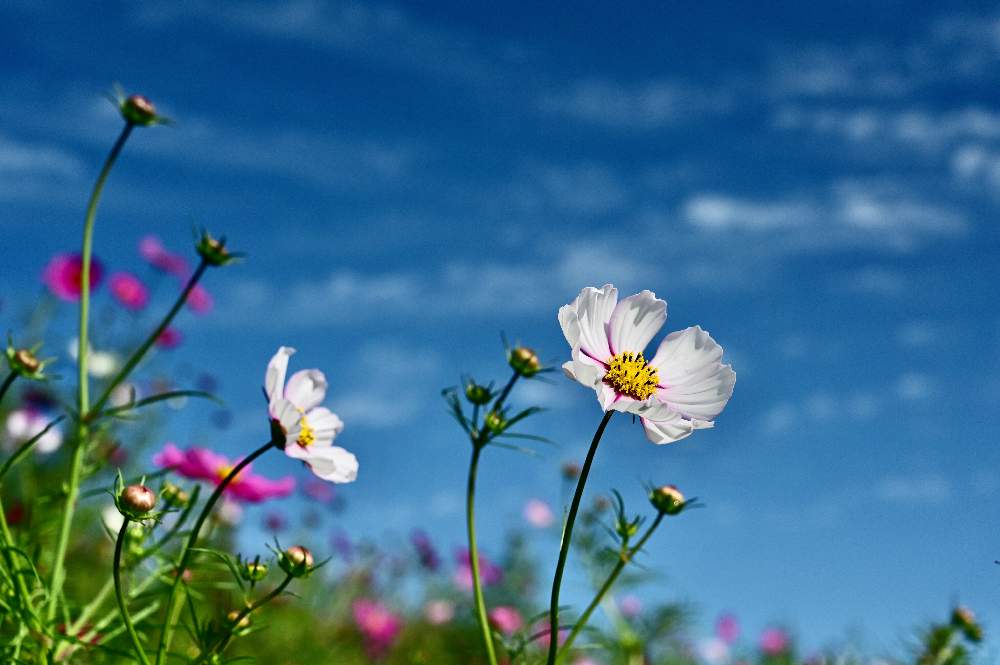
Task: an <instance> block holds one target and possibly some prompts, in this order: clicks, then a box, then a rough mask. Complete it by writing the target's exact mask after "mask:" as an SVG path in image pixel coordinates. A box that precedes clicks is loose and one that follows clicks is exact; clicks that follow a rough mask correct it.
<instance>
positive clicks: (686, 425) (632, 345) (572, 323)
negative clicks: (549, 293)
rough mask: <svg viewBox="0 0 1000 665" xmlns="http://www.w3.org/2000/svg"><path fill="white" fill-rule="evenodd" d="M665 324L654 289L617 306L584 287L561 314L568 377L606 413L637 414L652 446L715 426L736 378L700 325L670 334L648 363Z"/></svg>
mask: <svg viewBox="0 0 1000 665" xmlns="http://www.w3.org/2000/svg"><path fill="white" fill-rule="evenodd" d="M666 320H667V303H666V302H664V301H663V300H660V299H658V298H657V297H656V295H655V294H653V292H652V291H642V292H641V293H637V294H635V295H633V296H629V297H628V298H625V299H623V300H621V301H619V300H618V289H616V288H615V287H614V286H612V285H611V284H605V285H604V287H603V288H601V289H596V288H593V287H587V288H585V289H583V290H582V291H581V292H580V295H579V296H577V297H576V299H575V300H574V301H573V302H571V303H569V304H568V305H564V306H562V307H561V308H560V309H559V324H560V326H561V327H562V331H563V335H565V337H566V341H567V342H569V345H570V348H571V349H572V360H570V361H568V362H566V363H565V364H563V371H564V372H565V373H566V375H567V376H568V377H569V378H571V379H574V380H575V381H578V382H579V383H581V384H583V385H585V386H587V387H588V388H592V389H593V390H594V391H595V392H596V393H597V400H598V402H599V403H600V404H601V407H602V408H603V409H604V410H605V411H610V410H615V411H623V412H626V413H631V414H633V415H635V416H638V417H639V418H640V419H641V421H642V424H643V427H644V428H645V431H646V436H647V438H648V439H649V440H650V441H652V442H653V443H671V442H673V441H679V440H680V439H683V438H685V437H687V436H689V435H690V434H691V433H692V432H693V431H694V430H696V429H704V428H707V427H712V426H713V425H714V420H715V418H716V416H718V415H719V413H721V412H722V409H723V408H725V406H726V403H727V402H728V401H729V398H730V397H731V396H732V394H733V386H734V385H735V383H736V373H735V372H733V370H732V368H731V367H730V366H729V365H723V364H722V362H721V360H722V347H721V346H719V345H718V344H717V343H716V342H715V340H713V339H712V337H711V336H710V335H709V334H708V333H707V332H705V331H704V330H702V329H701V327H699V326H692V327H690V328H686V329H684V330H681V331H678V332H673V333H670V334H669V335H667V336H666V337H665V338H664V339H663V341H661V342H660V345H659V347H658V348H657V350H656V352H655V354H654V355H653V356H652V357H651V358H650V359H649V360H647V359H646V357H645V355H644V353H645V350H646V346H647V345H648V344H649V343H650V342H651V341H652V340H653V337H654V336H655V335H656V334H657V333H658V332H659V330H660V328H661V327H662V326H663V324H664V323H665V322H666Z"/></svg>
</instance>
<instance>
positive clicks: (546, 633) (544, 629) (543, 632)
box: [534, 623, 569, 649]
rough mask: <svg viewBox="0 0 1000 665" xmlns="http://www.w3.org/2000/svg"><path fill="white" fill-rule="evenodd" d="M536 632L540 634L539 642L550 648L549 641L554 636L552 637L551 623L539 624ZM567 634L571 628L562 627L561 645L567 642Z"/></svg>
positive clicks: (560, 632)
mask: <svg viewBox="0 0 1000 665" xmlns="http://www.w3.org/2000/svg"><path fill="white" fill-rule="evenodd" d="M534 632H535V633H537V634H538V644H539V645H540V646H541V647H542V649H548V648H549V643H550V642H552V637H551V636H552V630H551V629H550V628H549V624H548V623H545V624H539V625H538V626H536V628H535V631H534ZM567 635H569V629H568V628H560V629H559V644H560V646H561V645H562V644H563V643H564V642H566V636H567Z"/></svg>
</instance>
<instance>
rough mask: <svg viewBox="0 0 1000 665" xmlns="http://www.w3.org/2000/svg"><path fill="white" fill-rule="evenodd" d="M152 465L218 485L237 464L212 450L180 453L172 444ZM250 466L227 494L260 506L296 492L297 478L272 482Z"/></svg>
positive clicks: (232, 484) (168, 445)
mask: <svg viewBox="0 0 1000 665" xmlns="http://www.w3.org/2000/svg"><path fill="white" fill-rule="evenodd" d="M153 463H154V464H156V465H157V466H159V467H161V468H170V469H172V470H173V471H174V472H175V473H179V474H180V475H182V476H184V477H185V478H191V479H192V480H204V481H207V482H210V483H213V484H215V485H218V484H219V483H221V482H222V481H223V479H225V477H226V476H228V475H229V472H230V471H232V469H233V466H234V465H235V464H236V463H235V462H230V461H229V460H228V459H227V458H226V457H224V456H222V455H220V454H218V453H216V452H213V451H211V450H209V449H208V448H198V447H191V448H188V449H187V450H181V449H179V448H178V447H177V446H175V445H174V444H172V443H168V444H166V446H164V448H163V450H161V451H160V452H159V453H157V454H156V455H155V456H154V457H153ZM251 467H253V465H252V464H249V465H247V466H246V467H245V468H244V469H243V470H242V471H241V472H240V474H239V475H238V476H236V478H234V479H233V481H232V482H230V483H229V485H228V486H227V487H226V490H225V491H226V494H227V495H228V496H230V497H232V498H234V499H238V500H240V501H244V502H246V503H260V502H262V501H267V500H269V499H277V498H281V497H286V496H288V495H290V494H291V493H292V492H293V491H295V479H294V478H292V477H291V476H285V477H284V478H279V479H278V480H271V479H270V478H265V477H264V476H258V475H256V474H254V473H252V472H251Z"/></svg>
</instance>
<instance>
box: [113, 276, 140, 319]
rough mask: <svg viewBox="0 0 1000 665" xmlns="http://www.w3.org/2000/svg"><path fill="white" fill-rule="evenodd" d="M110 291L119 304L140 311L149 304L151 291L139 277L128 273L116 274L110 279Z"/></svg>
mask: <svg viewBox="0 0 1000 665" xmlns="http://www.w3.org/2000/svg"><path fill="white" fill-rule="evenodd" d="M108 290H110V291H111V295H112V296H113V297H114V299H115V300H117V301H118V303H119V304H120V305H121V306H122V307H125V308H127V309H131V310H133V311H138V310H140V309H142V308H143V307H145V306H146V304H147V303H148V302H149V291H148V290H147V289H146V286H145V285H144V284H143V283H142V282H141V281H140V280H139V278H138V277H136V276H135V275H133V274H131V273H127V272H116V273H115V274H113V275H111V277H109V278H108Z"/></svg>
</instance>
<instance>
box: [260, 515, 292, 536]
mask: <svg viewBox="0 0 1000 665" xmlns="http://www.w3.org/2000/svg"><path fill="white" fill-rule="evenodd" d="M287 526H288V521H287V520H286V519H285V516H284V515H282V514H281V513H279V512H270V513H268V514H267V515H264V528H265V529H267V530H268V531H273V532H275V533H277V532H278V531H284V530H285V528H286V527H287Z"/></svg>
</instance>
